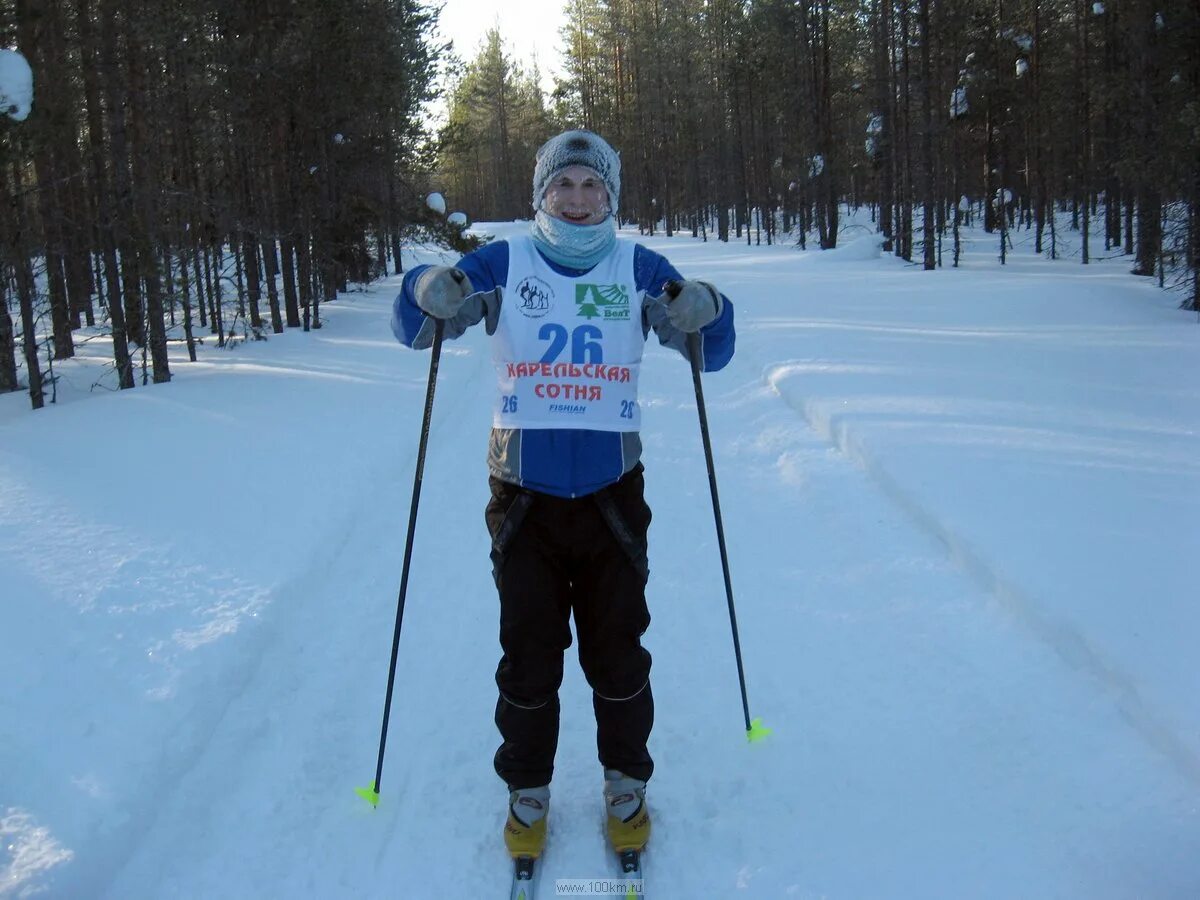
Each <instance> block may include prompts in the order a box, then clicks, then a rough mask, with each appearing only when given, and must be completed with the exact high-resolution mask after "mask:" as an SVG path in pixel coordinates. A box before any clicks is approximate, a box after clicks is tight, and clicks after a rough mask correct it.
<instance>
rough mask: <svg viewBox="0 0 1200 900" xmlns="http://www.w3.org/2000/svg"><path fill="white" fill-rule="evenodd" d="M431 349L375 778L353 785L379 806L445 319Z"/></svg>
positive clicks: (436, 331)
mask: <svg viewBox="0 0 1200 900" xmlns="http://www.w3.org/2000/svg"><path fill="white" fill-rule="evenodd" d="M434 321H435V323H436V324H435V326H434V332H433V351H432V354H431V356H430V359H429V385H428V387H426V389H425V417H424V418H423V419H422V420H421V442H420V444H419V446H418V449H417V473H416V477H415V478H414V479H413V490H412V506H411V507H410V508H409V511H408V538H407V539H406V540H405V543H404V565H403V566H402V568H401V570H400V596H399V598H397V600H396V630H395V631H394V632H393V634H392V661H391V664H390V665H389V666H388V679H387V695H386V696H385V697H384V701H383V727H382V728H381V729H380V732H379V759H378V761H377V762H376V763H375V781H374V782H373V783H372V785H371V787H369V788H368V787H360V788H355V789H354V790H355V793H357V794H358V795H359V796H360V797H362V798H363V799H364V800H366V801H367V802H368V803H370V804H371V805H372V806H378V805H379V784H380V781H381V779H382V778H383V753H384V749H385V748H386V747H387V733H388V719H389V718H391V713H392V688H393V687H395V684H396V655H397V653H398V652H399V649H400V625H401V623H402V622H403V621H404V598H405V595H406V594H407V593H408V570H409V565H410V563H411V562H412V549H413V535H415V534H416V531H417V504H418V503H420V501H421V478H422V475H423V474H424V472H425V448H426V447H427V446H428V445H429V422H430V420H431V419H432V418H433V392H434V388H435V387H437V373H438V363H439V361H440V360H441V357H442V332H443V331H445V324H446V323H445V322H444V321H443V320H442V319H435V320H434Z"/></svg>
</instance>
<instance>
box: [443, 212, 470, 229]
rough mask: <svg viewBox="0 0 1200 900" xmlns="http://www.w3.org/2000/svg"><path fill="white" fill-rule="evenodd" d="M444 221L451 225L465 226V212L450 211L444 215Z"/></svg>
mask: <svg viewBox="0 0 1200 900" xmlns="http://www.w3.org/2000/svg"><path fill="white" fill-rule="evenodd" d="M446 221H447V222H449V223H450V224H451V225H459V226H466V224H467V214H466V213H465V212H452V213H450V215H448V216H446Z"/></svg>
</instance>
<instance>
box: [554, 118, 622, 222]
mask: <svg viewBox="0 0 1200 900" xmlns="http://www.w3.org/2000/svg"><path fill="white" fill-rule="evenodd" d="M567 166H587V168H589V169H591V170H592V171H593V172H595V173H596V174H597V175H599V176H600V180H601V181H603V182H604V186H605V187H606V188H608V207H609V210H610V211H611V212H612V213H613V214H614V215H615V214H616V211H617V201H618V200H619V198H620V196H621V158H620V157H619V156H617V151H615V150H613V148H612V147H610V146H609V145H608V142H607V141H605V140H604V138H602V137H600V135H598V134H594V133H593V132H591V131H564V132H563V133H562V134H559V135H555V136H554V137H552V138H550V140H548V141H546V143H544V144H542V148H541V149H540V150H538V152H537V164H536V165H535V166H534V168H533V208H534V209H535V210H536V209H541V207H542V198H543V197H544V196H545V195H546V188H547V187H549V186H550V182H551V180H553V178H554V176H555V175H557V174H558V173H559V172H561V171H562V170H563V169H565V168H567Z"/></svg>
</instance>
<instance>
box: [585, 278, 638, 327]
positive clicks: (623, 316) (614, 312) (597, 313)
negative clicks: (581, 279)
mask: <svg viewBox="0 0 1200 900" xmlns="http://www.w3.org/2000/svg"><path fill="white" fill-rule="evenodd" d="M575 306H576V312H577V313H578V314H579V315H581V316H583V317H584V318H585V319H604V320H605V321H608V322H611V321H615V320H620V321H626V322H628V321H629V292H628V291H627V290H626V289H625V286H624V285H622V284H577V285H575Z"/></svg>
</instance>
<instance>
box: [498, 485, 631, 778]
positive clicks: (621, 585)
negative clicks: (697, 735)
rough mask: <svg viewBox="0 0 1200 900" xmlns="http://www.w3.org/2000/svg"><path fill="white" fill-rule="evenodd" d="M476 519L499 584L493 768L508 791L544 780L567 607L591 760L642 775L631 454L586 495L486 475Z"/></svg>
mask: <svg viewBox="0 0 1200 900" xmlns="http://www.w3.org/2000/svg"><path fill="white" fill-rule="evenodd" d="M489 482H490V484H491V489H492V498H491V500H490V501H489V503H488V506H487V512H486V518H487V525H488V531H489V532H490V533H491V536H492V565H493V575H494V576H495V579H496V587H497V588H498V590H499V592H500V646H501V649H502V650H503V654H504V655H503V656H502V657H501V659H500V665H499V667H498V668H497V670H496V684H497V686H498V687H499V689H500V698H499V700H498V701H497V704H496V726H497V728H499V729H500V736H501V738H502V739H503V742H502V743H501V745H500V748H499V749H498V750H497V751H496V758H495V766H496V773H497V774H498V775H499V776H500V777H501V778H502V779H504V781H505V783H506V784H508V786H509V789H510V790H516V789H518V788H525V787H537V786H539V785H543V784H549V783H550V779H551V776H552V774H553V771H554V754H555V751H556V750H557V748H558V723H559V702H558V689H559V686H560V685H561V684H562V678H563V651H564V650H566V649H567V648H568V647H569V646H571V628H570V619H571V616H572V614H574V618H575V631H576V635H577V637H578V639H579V662H580V665H581V666H582V668H583V673H584V676H585V677H586V678H587V681H588V684H589V685H591V687H592V704H593V708H594V710H595V714H596V743H597V747H598V750H599V756H600V763H601V765H603V766H604V767H605V768H608V769H618V770H620V771H621V772H624V773H625V774H626V775H630V776H632V777H634V778H640V779H642V780H648V779H649V778H650V774H651V772H652V771H653V769H654V763H653V761H652V760H651V759H650V754H649V752H648V751H647V749H646V742H647V740H648V739H649V737H650V729H651V727H652V725H653V722H654V698H653V696H652V695H651V693H650V654H649V653H648V652H647V651H646V649H645V648H643V647H642V645H641V636H642V634H643V633H644V632H645V630H646V628H647V627H649V625H650V613H649V611H648V610H647V608H646V579H647V576H648V568H647V563H646V531H647V528H648V527H649V525H650V508H649V507H648V506H647V505H646V501H645V499H644V498H643V495H642V492H643V480H642V466H641V464H640V463H639V464H638V465H637V466H636V467H634V469H632V470H631V471H630V472H628V473H626V474H625V475H624V476H623V477H622V478H621V479H620V481H618V482H616V483H615V484H613V485H610V486H609V487H607V488H605V489H604V490H603V491H601V492H599V493H597V494H590V495H588V496H585V497H577V498H574V499H568V498H563V497H555V496H551V495H549V494H541V493H537V492H534V491H529V490H526V489H523V488H519V487H517V486H516V485H512V484H509V483H507V482H504V481H500V480H499V479H497V478H495V477H493V478H491V479H490V480H489Z"/></svg>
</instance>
